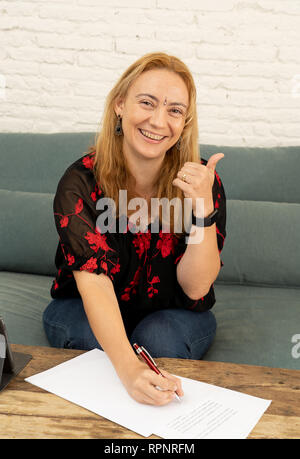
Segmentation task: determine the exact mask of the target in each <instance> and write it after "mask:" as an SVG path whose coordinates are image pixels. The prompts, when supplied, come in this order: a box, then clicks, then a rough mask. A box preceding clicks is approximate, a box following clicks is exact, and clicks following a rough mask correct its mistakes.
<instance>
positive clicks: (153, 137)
mask: <svg viewBox="0 0 300 459" xmlns="http://www.w3.org/2000/svg"><path fill="white" fill-rule="evenodd" d="M139 131H140V133H141V134H142V136H143V137H144V139H145V140H146V142H150V143H160V142H162V141H163V140H164V139H165V138H166V136H163V135H157V134H152V132H149V131H145V130H144V129H139Z"/></svg>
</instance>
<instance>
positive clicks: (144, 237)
mask: <svg viewBox="0 0 300 459" xmlns="http://www.w3.org/2000/svg"><path fill="white" fill-rule="evenodd" d="M150 241H151V232H150V230H148V231H147V233H143V232H139V233H137V234H136V236H135V238H134V239H133V241H132V243H133V245H134V246H135V247H136V248H137V250H136V253H137V254H138V256H139V258H141V257H142V255H143V253H144V252H147V250H148V249H149V248H150Z"/></svg>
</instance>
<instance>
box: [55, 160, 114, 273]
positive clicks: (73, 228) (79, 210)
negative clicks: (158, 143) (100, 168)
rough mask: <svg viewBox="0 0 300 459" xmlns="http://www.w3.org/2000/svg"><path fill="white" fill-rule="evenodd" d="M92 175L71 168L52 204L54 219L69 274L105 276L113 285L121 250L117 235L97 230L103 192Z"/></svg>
mask: <svg viewBox="0 0 300 459" xmlns="http://www.w3.org/2000/svg"><path fill="white" fill-rule="evenodd" d="M88 173H89V174H90V173H91V172H90V171H89V172H87V173H86V174H82V173H81V172H80V171H78V169H76V168H74V167H73V168H72V167H71V168H69V169H67V171H66V172H65V174H64V175H63V177H62V178H61V180H60V181H59V184H58V187H57V191H56V195H55V198H54V203H53V210H54V219H55V225H56V229H57V232H58V235H59V242H60V246H61V249H62V252H63V255H64V263H63V265H62V266H61V267H60V268H61V269H65V270H68V271H74V270H77V271H89V272H91V273H96V274H101V273H104V274H106V275H107V276H108V277H109V278H110V279H111V280H112V281H114V280H115V276H116V274H117V273H118V272H119V268H120V265H119V250H118V242H117V240H116V237H115V234H113V233H109V232H107V233H105V234H101V233H100V232H99V231H98V229H97V227H96V220H97V216H98V215H99V211H97V210H96V197H97V198H98V197H100V195H101V191H100V190H99V188H98V187H97V185H96V182H94V184H93V186H91V178H90V175H88Z"/></svg>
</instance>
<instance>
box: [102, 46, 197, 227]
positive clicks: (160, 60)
mask: <svg viewBox="0 0 300 459" xmlns="http://www.w3.org/2000/svg"><path fill="white" fill-rule="evenodd" d="M152 69H165V70H169V71H171V72H174V73H176V74H177V75H179V76H180V77H181V78H182V79H183V81H184V83H185V84H186V87H187V90H188V94H189V105H188V109H187V113H186V119H185V125H184V128H183V131H182V133H181V144H180V150H179V151H178V149H177V147H176V145H173V146H172V147H171V148H170V149H169V150H168V151H167V152H166V155H165V158H164V161H163V164H162V168H161V170H160V174H159V176H158V177H157V181H156V184H155V188H156V190H157V194H156V197H157V198H161V197H166V198H168V200H169V202H170V200H171V199H172V198H174V197H178V198H180V199H181V203H182V209H183V198H184V194H183V192H182V191H181V190H180V189H179V188H178V187H175V186H174V185H172V181H173V180H174V179H175V178H176V177H177V172H178V171H179V170H180V169H181V167H182V166H183V165H184V163H185V162H186V161H195V162H200V155H199V147H198V124H197V112H196V87H195V83H194V80H193V77H192V74H191V72H190V71H189V69H188V67H187V66H186V65H185V64H184V63H183V62H182V61H181V60H180V59H178V58H177V57H175V56H169V55H167V54H165V53H160V52H156V53H148V54H145V55H144V56H142V57H141V58H140V59H138V60H137V61H136V62H134V63H133V64H132V65H130V67H129V68H128V69H127V70H126V71H125V72H124V73H123V75H122V76H121V77H120V78H119V80H118V81H117V83H116V84H115V86H114V87H113V88H112V90H111V91H110V92H109V94H108V96H107V99H106V104H105V108H104V114H103V118H102V126H101V130H100V132H99V133H98V134H96V139H95V147H94V149H95V156H94V166H93V172H94V175H95V179H96V182H97V183H98V185H99V187H100V188H101V189H102V190H103V192H104V194H105V196H106V197H110V198H112V199H113V200H114V202H115V204H116V211H117V215H118V214H119V206H118V201H119V190H122V189H126V190H127V196H128V200H129V199H131V198H132V197H136V196H137V194H136V193H135V192H134V190H132V189H131V188H130V187H129V182H130V181H129V178H132V175H131V174H130V171H129V169H128V167H127V164H126V161H125V157H124V155H123V151H122V145H123V136H117V135H115V126H116V123H117V116H116V113H115V110H114V107H115V103H116V101H117V100H118V99H119V98H126V95H127V92H128V90H129V87H130V86H131V85H132V83H133V82H134V81H135V80H136V78H138V76H139V75H141V74H142V73H143V72H146V71H148V70H152ZM160 207H161V206H160ZM160 210H161V209H160ZM171 215H173V208H171ZM172 218H173V217H171V223H170V227H171V231H172V232H173V230H174V221H173V220H172ZM160 221H161V212H160ZM182 222H183V220H182Z"/></svg>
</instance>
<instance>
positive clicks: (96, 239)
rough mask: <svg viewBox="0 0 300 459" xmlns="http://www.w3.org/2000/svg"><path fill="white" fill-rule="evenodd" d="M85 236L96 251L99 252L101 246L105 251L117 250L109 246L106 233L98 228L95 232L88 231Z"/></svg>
mask: <svg viewBox="0 0 300 459" xmlns="http://www.w3.org/2000/svg"><path fill="white" fill-rule="evenodd" d="M84 238H85V239H86V240H87V241H88V243H89V244H90V247H91V249H93V250H94V251H95V252H97V251H98V250H99V248H101V249H102V250H104V251H105V252H108V251H109V250H111V251H112V252H115V250H113V249H112V248H111V247H109V246H108V244H107V242H106V236H105V234H100V233H99V232H98V231H97V230H96V231H95V233H91V232H90V231H88V232H87V233H86V236H84Z"/></svg>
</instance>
